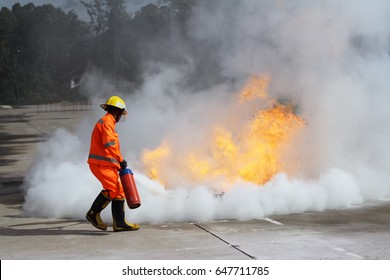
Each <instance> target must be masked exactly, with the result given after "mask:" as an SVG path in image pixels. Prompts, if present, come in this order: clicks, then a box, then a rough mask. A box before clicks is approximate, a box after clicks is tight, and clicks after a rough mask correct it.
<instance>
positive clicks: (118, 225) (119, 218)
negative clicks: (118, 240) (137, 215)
mask: <svg viewBox="0 0 390 280" xmlns="http://www.w3.org/2000/svg"><path fill="white" fill-rule="evenodd" d="M124 205H125V200H124V199H113V200H112V204H111V210H112V219H113V221H114V222H113V228H114V231H131V230H137V229H139V225H138V224H129V223H127V221H126V220H125V208H124Z"/></svg>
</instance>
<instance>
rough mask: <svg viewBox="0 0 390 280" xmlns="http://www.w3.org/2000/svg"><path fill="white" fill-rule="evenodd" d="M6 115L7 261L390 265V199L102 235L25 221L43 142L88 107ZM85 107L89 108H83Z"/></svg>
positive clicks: (2, 250)
mask: <svg viewBox="0 0 390 280" xmlns="http://www.w3.org/2000/svg"><path fill="white" fill-rule="evenodd" d="M57 108H61V109H58V110H57V111H55V107H54V106H53V111H54V112H53V111H51V112H42V111H41V112H39V111H38V107H37V106H30V107H23V108H17V109H6V110H0V163H1V165H0V166H1V169H0V217H1V218H0V259H2V260H32V259H34V260H42V259H44V260H51V259H54V260H74V259H77V260H85V259H91V260H105V259H113V260H119V259H120V260H123V259H126V260H129V259H132V260H153V259H160V260H193V259H194V260H251V259H259V260H320V259H328V260H389V259H390V239H389V237H390V199H389V200H387V199H383V200H382V201H376V202H367V203H365V204H364V205H362V206H359V207H356V208H351V209H342V210H332V211H326V212H321V213H318V212H308V213H302V214H294V215H284V216H272V217H268V218H265V219H258V220H251V221H235V220H223V221H214V222H205V223H203V222H202V223H172V224H146V225H141V229H140V230H139V231H136V232H120V233H115V232H112V229H111V228H109V229H108V231H106V232H103V231H99V230H96V229H95V228H93V227H92V226H91V225H90V224H89V223H88V222H87V221H85V220H82V221H79V220H71V219H42V218H31V217H23V216H22V215H21V209H22V205H23V198H24V196H23V193H22V192H21V191H20V189H19V186H20V185H21V184H22V183H23V178H24V175H25V172H26V170H27V169H28V167H29V166H30V165H31V164H32V160H33V157H34V155H35V153H36V146H37V143H39V142H41V141H43V140H44V139H45V138H46V137H47V136H48V135H49V134H50V133H52V132H53V131H54V130H55V129H56V128H58V127H67V128H70V129H71V128H73V127H75V125H76V124H77V123H78V120H79V118H80V117H81V116H82V115H83V114H86V113H88V111H85V110H77V108H76V110H75V109H74V108H73V110H71V109H70V110H69V111H65V109H63V108H62V107H60V105H58V106H57ZM83 109H84V108H83Z"/></svg>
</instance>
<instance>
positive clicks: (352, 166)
mask: <svg viewBox="0 0 390 280" xmlns="http://www.w3.org/2000/svg"><path fill="white" fill-rule="evenodd" d="M190 28H191V30H190V31H191V32H190V34H191V36H193V38H195V39H198V40H203V41H204V42H205V43H210V42H212V43H213V45H216V46H219V47H218V48H217V49H215V52H214V53H211V54H210V56H214V57H218V58H219V59H218V61H219V62H220V65H221V69H222V71H223V73H222V74H223V76H224V77H227V78H229V79H230V80H235V81H237V82H236V83H234V84H232V83H224V84H219V85H216V86H214V87H212V88H209V89H207V90H204V91H202V92H190V90H188V89H184V90H183V87H182V85H183V80H185V79H186V77H187V76H186V75H188V73H190V71H189V68H191V63H189V65H188V68H187V66H180V67H173V66H168V65H157V66H156V65H154V71H153V74H145V83H144V84H143V85H142V87H141V88H140V89H139V91H137V92H135V93H133V94H132V95H130V96H129V95H127V94H126V92H125V90H124V89H123V88H121V87H119V86H118V85H116V84H115V83H114V82H110V81H109V80H108V79H106V78H104V76H98V77H97V76H96V75H97V74H96V73H90V74H88V75H86V76H85V77H84V78H83V80H84V83H85V91H86V93H87V94H89V95H93V96H95V97H96V98H95V103H96V108H97V109H96V111H95V112H94V113H93V114H91V115H90V116H89V117H88V119H85V120H84V122H83V123H81V124H80V127H79V129H78V131H77V132H76V133H70V132H67V131H64V130H59V131H57V132H56V133H55V134H54V135H53V136H52V138H51V139H49V140H48V141H47V142H45V143H43V144H42V152H41V154H40V156H39V161H37V164H36V165H35V166H34V167H33V168H32V169H31V170H30V174H29V176H27V178H26V181H27V184H26V186H27V187H28V189H27V193H26V203H25V205H24V210H25V213H26V214H27V215H38V216H53V217H73V218H84V215H85V213H86V211H87V210H88V209H89V207H90V205H91V203H92V201H93V199H94V198H95V196H96V195H97V194H98V192H99V191H100V189H101V186H100V183H99V182H98V181H97V180H96V179H95V178H94V177H93V176H92V175H91V173H90V171H89V169H88V166H87V164H86V158H87V154H88V147H89V137H90V133H91V131H92V128H93V125H94V123H95V121H96V120H97V119H98V118H99V117H100V116H101V115H102V114H103V112H102V111H99V110H101V109H99V108H98V107H99V106H98V104H99V102H104V100H105V98H107V97H108V96H109V95H113V94H116V95H120V96H123V97H124V98H125V101H126V104H127V106H128V110H129V116H128V117H127V120H126V122H120V123H118V125H117V129H118V132H119V135H120V139H121V147H122V152H123V154H124V157H125V159H127V160H128V163H129V167H130V168H131V169H133V172H134V173H135V179H136V182H137V186H138V190H139V192H140V196H141V207H140V208H138V209H136V210H132V211H130V210H129V211H127V217H128V219H129V220H131V221H136V222H141V223H160V222H177V221H204V220H214V219H240V220H247V219H253V218H262V217H266V216H269V215H275V214H289V213H299V212H303V211H311V210H312V211H324V210H326V209H334V208H341V207H350V206H351V205H354V204H360V203H362V202H364V201H366V200H375V199H380V198H382V197H385V196H389V195H390V185H389V179H390V178H389V175H388V170H389V168H390V148H389V147H388V142H389V138H390V123H389V122H388V121H387V120H389V119H390V110H388V109H387V107H388V104H389V101H390V94H389V93H390V82H389V79H388V73H390V56H389V52H390V36H389V35H390V3H389V2H388V1H386V0H383V1H380V0H375V1H359V4H357V3H356V1H304V0H302V1H298V0H297V1H257V0H256V1H255V0H254V1H249V0H248V1H240V2H233V1H205V3H201V4H200V5H199V6H197V7H196V10H195V13H194V14H193V16H192V18H191V21H190ZM199 48H201V46H199ZM156 69H159V70H158V71H156ZM265 72H266V73H270V74H271V77H272V82H271V87H270V92H269V93H270V95H271V96H272V97H273V98H281V97H283V98H289V99H292V100H294V102H296V103H297V104H298V111H299V114H300V115H301V116H302V117H303V118H304V119H305V121H306V127H305V129H304V130H303V132H302V134H301V135H300V138H299V140H298V141H297V143H295V146H294V149H295V150H294V156H293V157H292V158H291V159H290V160H291V161H293V162H299V164H300V166H301V174H298V175H296V177H295V178H289V177H287V175H285V174H277V175H276V176H275V177H274V178H272V179H271V180H270V181H269V182H267V183H266V184H264V185H263V186H257V185H254V184H251V183H247V182H236V183H235V185H234V186H232V187H231V188H230V190H229V191H227V192H226V193H224V195H223V196H216V195H215V193H214V192H213V191H212V190H211V188H210V186H211V185H212V186H213V187H215V186H216V185H218V183H219V182H210V185H208V184H205V185H201V186H195V187H194V186H190V185H189V184H187V183H186V182H185V181H183V180H182V178H181V176H180V174H174V173H172V174H170V176H172V178H175V179H176V180H171V181H172V182H175V184H174V185H171V186H169V187H170V188H169V189H165V188H164V187H162V186H161V185H159V184H158V183H157V182H154V181H152V180H150V179H148V178H147V176H146V175H145V174H143V173H142V172H141V171H139V170H141V165H140V156H141V153H142V150H143V149H145V148H146V149H153V148H155V147H156V146H158V145H159V144H160V143H161V142H162V140H163V139H164V138H165V137H169V138H170V140H172V141H173V143H174V147H175V149H178V150H180V149H185V148H186V147H193V146H194V145H195V144H196V145H200V146H201V145H203V143H204V142H205V139H204V137H205V136H206V135H209V131H210V129H211V125H212V124H213V123H214V122H215V121H221V122H226V119H227V118H228V117H229V115H230V114H231V113H232V112H231V111H229V110H230V109H231V102H232V96H233V95H234V94H235V93H236V92H237V89H238V88H240V86H242V82H243V81H244V80H245V79H246V78H247V77H248V75H250V74H253V73H255V74H259V73H265ZM206 75H207V73H206ZM234 113H236V112H234ZM107 212H108V211H106V212H105V214H104V215H106V217H104V216H103V218H107V215H109V214H108V213H107Z"/></svg>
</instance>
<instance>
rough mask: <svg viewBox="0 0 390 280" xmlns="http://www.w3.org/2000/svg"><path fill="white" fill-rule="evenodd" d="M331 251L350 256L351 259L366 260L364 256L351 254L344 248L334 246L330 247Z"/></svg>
mask: <svg viewBox="0 0 390 280" xmlns="http://www.w3.org/2000/svg"><path fill="white" fill-rule="evenodd" d="M329 247H330V248H331V249H333V250H336V251H337V252H340V253H344V254H345V255H347V256H350V257H353V258H357V259H364V258H363V257H362V256H360V255H358V254H355V253H352V252H349V251H348V250H346V249H344V248H341V247H332V246H329Z"/></svg>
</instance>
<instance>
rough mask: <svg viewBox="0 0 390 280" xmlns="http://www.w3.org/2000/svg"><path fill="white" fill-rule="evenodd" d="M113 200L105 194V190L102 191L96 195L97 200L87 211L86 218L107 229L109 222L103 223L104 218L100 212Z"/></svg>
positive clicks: (102, 228) (98, 227)
mask: <svg viewBox="0 0 390 280" xmlns="http://www.w3.org/2000/svg"><path fill="white" fill-rule="evenodd" d="M110 202H111V199H110V198H109V197H107V196H105V195H104V193H103V192H100V193H99V195H98V196H97V197H96V199H95V201H94V202H93V203H92V206H91V209H89V211H88V212H87V215H86V218H87V220H88V221H90V222H91V224H92V225H93V226H94V227H96V228H97V229H100V230H106V229H107V224H105V223H103V221H102V218H100V212H102V210H103V209H104V208H106V207H107V205H108V204H109V203H110Z"/></svg>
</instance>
